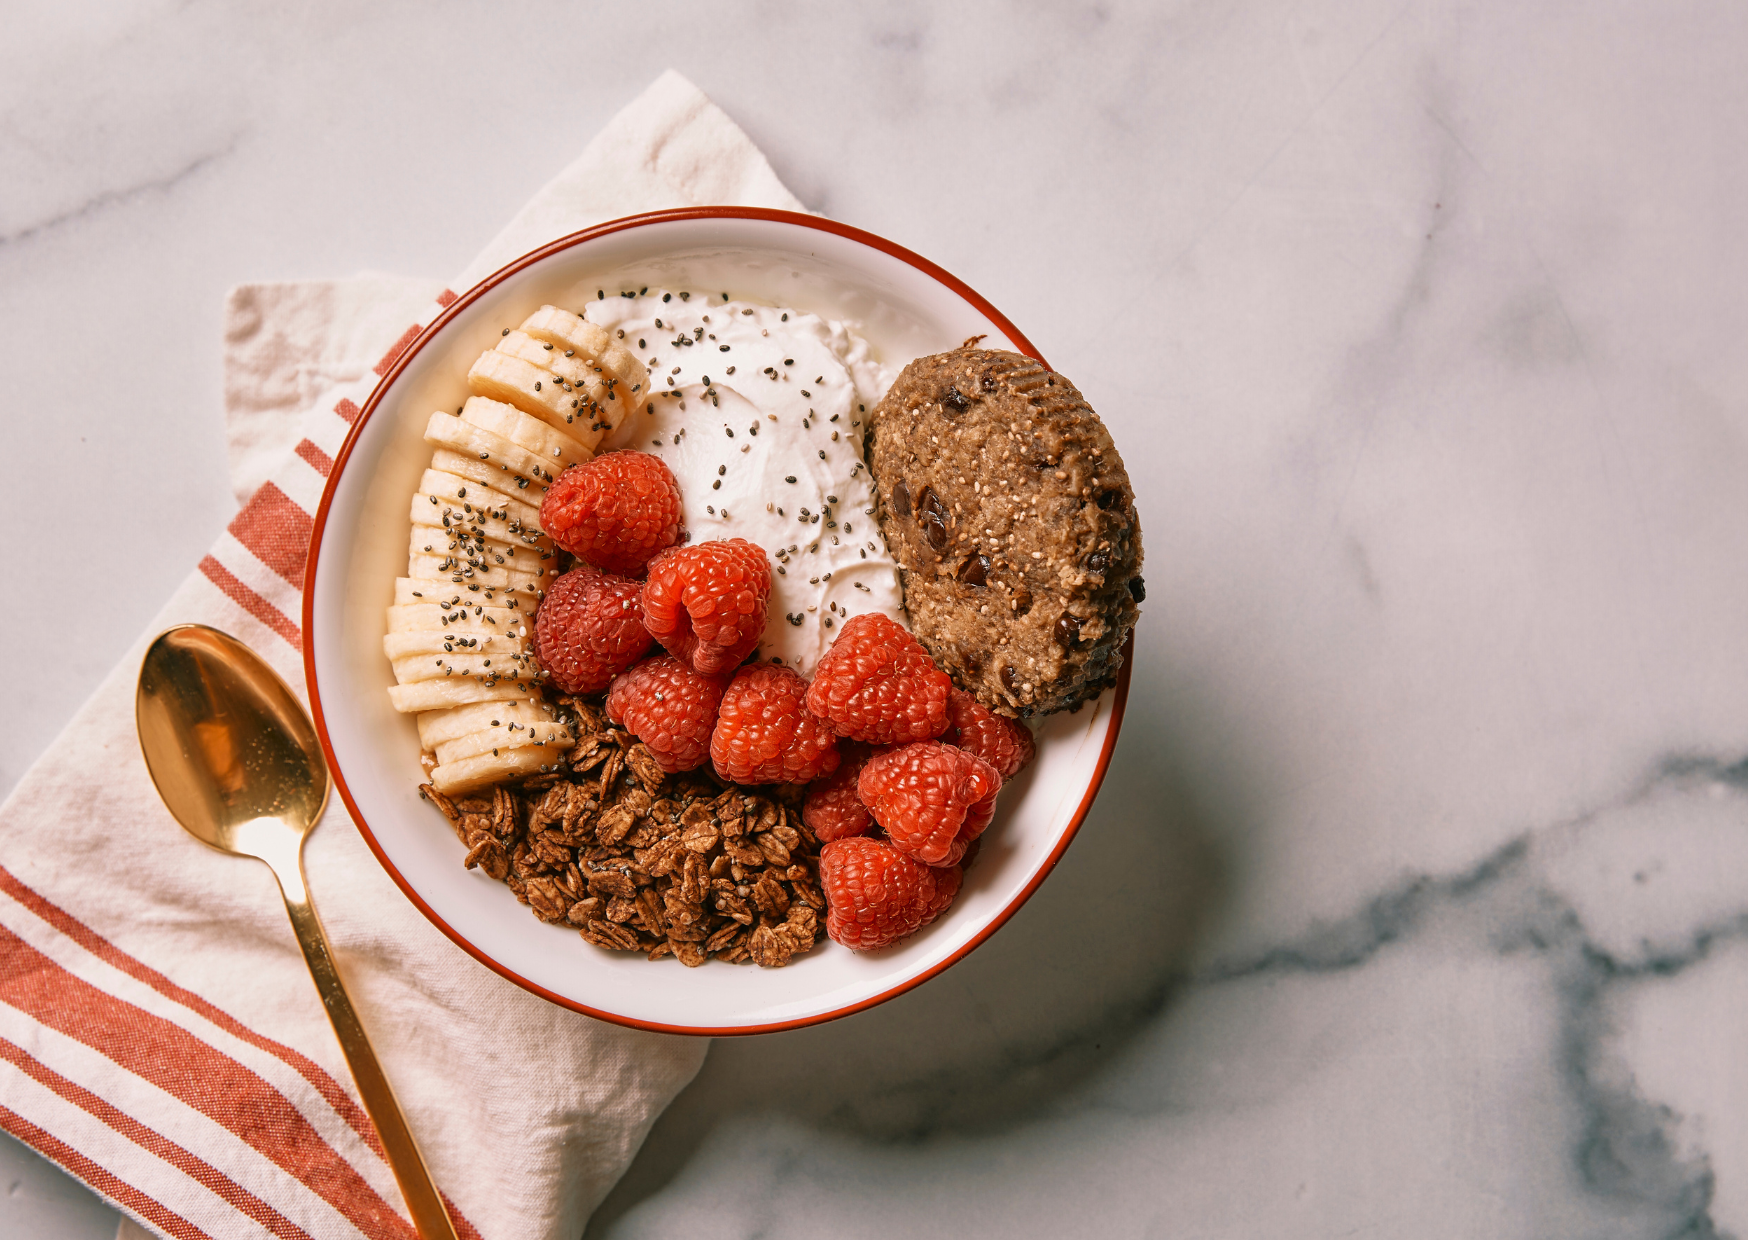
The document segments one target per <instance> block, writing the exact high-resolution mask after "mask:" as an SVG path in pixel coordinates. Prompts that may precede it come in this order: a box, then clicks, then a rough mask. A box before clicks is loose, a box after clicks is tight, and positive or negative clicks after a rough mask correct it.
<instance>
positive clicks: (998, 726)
mask: <svg viewBox="0 0 1748 1240" xmlns="http://www.w3.org/2000/svg"><path fill="white" fill-rule="evenodd" d="M548 606H551V604H550V603H549V604H548ZM941 739H942V740H944V741H946V742H947V743H948V744H949V745H957V746H959V748H961V749H963V750H965V752H967V753H972V754H976V755H977V756H978V757H979V758H982V759H983V760H984V761H985V762H987V763H989V764H990V765H991V766H993V767H994V768H995V770H996V774H998V775H1000V776H1001V777H1002V781H1003V782H1004V783H1005V782H1006V781H1007V780H1010V779H1012V778H1013V777H1014V776H1015V775H1018V774H1019V773H1020V772H1021V771H1022V770H1024V769H1025V768H1026V764H1027V763H1028V762H1030V761H1031V760H1032V755H1033V754H1035V753H1037V751H1038V747H1037V744H1036V742H1034V741H1033V740H1032V732H1031V729H1030V728H1028V727H1026V725H1025V724H1023V723H1021V722H1020V721H1019V720H1017V719H1009V718H1007V717H1006V716H1004V715H998V714H996V713H995V712H994V711H992V710H989V709H987V708H986V707H984V706H983V704H982V703H980V702H979V701H978V700H977V699H976V698H974V697H972V696H971V695H970V694H969V693H966V692H965V691H964V690H963V689H955V690H953V692H952V694H951V695H950V696H949V697H948V698H947V730H946V731H945V732H943V733H941Z"/></svg>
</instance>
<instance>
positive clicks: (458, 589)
mask: <svg viewBox="0 0 1748 1240" xmlns="http://www.w3.org/2000/svg"><path fill="white" fill-rule="evenodd" d="M515 594H516V592H506V591H502V590H499V589H497V588H496V587H493V588H492V589H489V590H488V589H486V588H485V587H483V586H474V585H470V584H468V583H466V582H463V583H460V584H457V583H453V582H436V581H432V580H431V579H430V578H428V577H427V578H425V579H423V580H420V579H418V578H414V577H396V578H395V597H394V605H395V606H396V607H431V606H437V607H444V608H446V609H448V610H454V609H456V608H459V607H465V608H467V609H469V610H470V611H471V610H472V609H473V608H475V607H483V608H485V609H486V610H487V611H488V612H489V611H490V610H491V609H492V608H498V609H500V610H504V611H509V612H512V613H514V614H516V615H521V616H526V617H527V618H528V619H529V620H533V619H534V608H533V607H532V606H531V605H530V604H529V603H527V602H525V601H523V600H522V599H521V598H520V597H516V596H515Z"/></svg>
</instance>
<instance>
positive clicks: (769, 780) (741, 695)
mask: <svg viewBox="0 0 1748 1240" xmlns="http://www.w3.org/2000/svg"><path fill="white" fill-rule="evenodd" d="M806 698H807V682H806V681H805V680H803V679H801V677H800V676H799V675H797V674H796V673H795V672H794V671H792V670H790V669H789V668H787V667H779V666H777V665H775V664H771V663H760V664H755V665H753V666H750V667H743V668H741V669H740V671H738V672H736V673H735V676H734V679H733V680H732V681H730V682H729V685H728V688H727V689H726V690H725V691H724V692H723V695H722V705H721V706H720V707H718V709H717V716H716V730H715V731H714V732H713V733H712V734H711V736H710V760H711V761H712V762H713V763H715V765H716V773H717V774H718V775H719V776H721V777H722V778H723V779H725V780H728V781H729V782H731V783H737V784H777V783H783V784H805V783H811V782H812V781H813V780H815V779H818V778H820V777H821V776H823V775H829V774H831V772H833V771H835V770H836V769H837V766H838V738H837V733H835V732H833V731H832V726H831V724H829V723H827V722H826V721H825V720H824V719H821V718H820V717H819V716H817V715H815V714H814V713H813V712H812V711H810V710H808V709H807V704H806Z"/></svg>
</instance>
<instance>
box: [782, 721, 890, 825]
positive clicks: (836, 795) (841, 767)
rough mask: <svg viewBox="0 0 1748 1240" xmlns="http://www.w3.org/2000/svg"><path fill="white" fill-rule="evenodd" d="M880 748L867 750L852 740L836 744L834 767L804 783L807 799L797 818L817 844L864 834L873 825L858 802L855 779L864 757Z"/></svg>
mask: <svg viewBox="0 0 1748 1240" xmlns="http://www.w3.org/2000/svg"><path fill="white" fill-rule="evenodd" d="M883 752H884V750H879V749H870V748H868V747H867V746H866V745H862V744H858V743H857V742H855V741H846V742H845V743H844V744H842V745H839V746H838V754H839V756H840V757H841V758H842V761H841V762H839V763H838V769H837V770H836V771H835V772H834V773H833V774H831V775H830V776H828V777H827V778H825V779H821V780H816V781H815V782H814V783H812V784H810V785H808V789H807V801H806V802H805V803H804V804H803V805H802V807H801V821H802V822H805V823H806V824H807V829H808V830H809V831H811V832H813V834H814V837H815V838H817V839H818V840H819V842H820V843H822V844H823V843H825V842H827V841H828V840H841V839H846V838H848V837H849V836H852V835H864V834H866V833H867V831H868V828H869V827H872V826H873V825H874V819H873V818H871V817H869V815H868V807H867V806H866V805H864V804H862V794H861V793H859V792H857V791H856V778H857V776H859V775H861V773H862V768H863V767H865V766H867V765H868V759H870V758H872V757H873V756H874V755H875V754H877V753H883Z"/></svg>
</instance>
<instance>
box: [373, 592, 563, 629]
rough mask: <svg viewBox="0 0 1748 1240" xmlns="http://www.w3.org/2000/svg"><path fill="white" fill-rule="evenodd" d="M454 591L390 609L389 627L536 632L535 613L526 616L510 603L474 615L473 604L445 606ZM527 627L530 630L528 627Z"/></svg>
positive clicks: (485, 609)
mask: <svg viewBox="0 0 1748 1240" xmlns="http://www.w3.org/2000/svg"><path fill="white" fill-rule="evenodd" d="M452 597H453V595H445V596H444V597H443V598H442V599H441V600H439V601H438V602H436V603H425V602H422V601H421V602H419V603H413V604H400V605H398V606H395V607H390V608H389V609H388V631H389V632H390V633H448V632H454V631H457V630H461V631H465V632H466V633H467V634H468V635H469V636H472V635H473V634H474V633H503V634H505V635H506V636H510V637H528V636H531V635H532V634H533V632H534V626H533V624H532V623H530V621H531V620H532V617H531V616H525V615H523V614H522V613H521V612H520V611H512V610H510V609H509V608H507V607H484V608H482V609H481V611H480V614H479V615H477V616H476V615H474V613H473V608H472V607H463V606H461V605H460V604H457V605H456V606H455V607H453V608H450V607H444V606H442V604H443V603H446V602H448V601H449V599H450V598H452ZM525 630H526V631H525Z"/></svg>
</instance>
